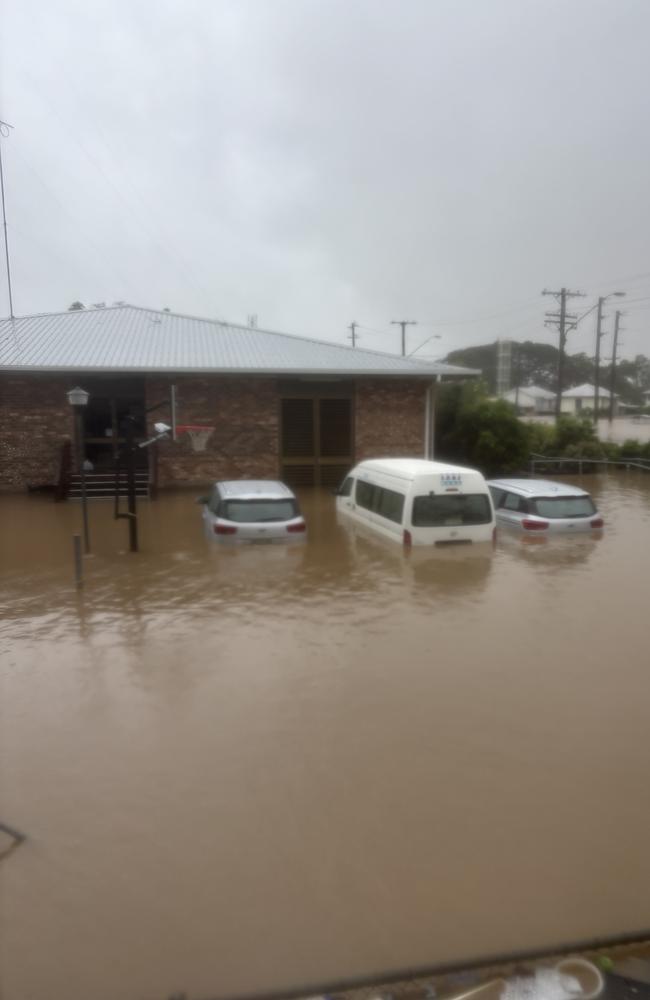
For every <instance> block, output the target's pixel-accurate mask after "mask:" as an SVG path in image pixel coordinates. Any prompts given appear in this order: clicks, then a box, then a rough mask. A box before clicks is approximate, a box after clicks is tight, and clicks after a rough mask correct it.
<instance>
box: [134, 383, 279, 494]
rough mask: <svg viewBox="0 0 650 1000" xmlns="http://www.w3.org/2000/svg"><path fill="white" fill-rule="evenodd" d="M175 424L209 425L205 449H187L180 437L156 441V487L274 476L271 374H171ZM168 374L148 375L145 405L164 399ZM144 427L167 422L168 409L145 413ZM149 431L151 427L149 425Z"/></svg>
mask: <svg viewBox="0 0 650 1000" xmlns="http://www.w3.org/2000/svg"><path fill="white" fill-rule="evenodd" d="M173 382H174V384H175V385H176V397H177V414H176V419H177V423H179V424H207V425H210V426H214V428H215V430H214V433H213V434H212V437H211V438H210V440H209V441H208V444H207V448H206V450H205V452H198V453H195V452H193V451H192V448H191V445H190V442H189V439H188V438H187V437H185V436H182V437H180V438H178V440H177V441H176V442H172V441H161V442H160V444H159V445H158V449H159V451H158V455H159V459H158V463H159V464H158V483H159V485H160V486H162V487H165V486H175V485H178V486H180V485H187V486H189V485H194V486H200V485H206V484H207V483H209V482H210V481H214V480H216V479H239V478H254V479H258V478H259V479H276V478H277V477H278V474H279V472H278V469H279V464H280V460H279V440H278V436H279V410H278V396H277V387H276V381H275V379H264V378H259V379H255V378H219V377H218V376H208V377H198V376H197V377H195V376H175V377H174V379H173ZM171 383H172V379H167V378H155V377H153V376H152V377H149V378H147V381H146V396H147V406H153V405H155V404H156V403H158V402H160V401H162V400H164V399H168V398H169V395H170V386H171ZM148 420H149V427H150V428H151V429H152V428H153V424H154V422H156V421H159V420H162V421H164V422H166V423H168V422H169V410H168V409H161V410H160V411H156V412H154V413H151V414H149V417H148ZM152 433H153V429H152Z"/></svg>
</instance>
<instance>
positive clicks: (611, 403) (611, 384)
mask: <svg viewBox="0 0 650 1000" xmlns="http://www.w3.org/2000/svg"><path fill="white" fill-rule="evenodd" d="M620 320H621V310H620V309H617V310H616V315H615V317H614V344H613V346H612V373H611V376H610V380H609V416H608V419H609V422H610V424H611V422H612V420H613V419H614V389H615V388H616V349H617V347H618V324H619V323H620Z"/></svg>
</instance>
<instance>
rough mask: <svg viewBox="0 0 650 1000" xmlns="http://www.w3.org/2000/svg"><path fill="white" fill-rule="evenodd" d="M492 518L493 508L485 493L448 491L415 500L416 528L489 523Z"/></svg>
mask: <svg viewBox="0 0 650 1000" xmlns="http://www.w3.org/2000/svg"><path fill="white" fill-rule="evenodd" d="M491 520H492V509H491V507H490V501H489V500H488V498H487V497H486V495H485V493H453V494H449V493H447V494H441V495H440V496H427V497H416V498H415V499H414V501H413V527H414V528H442V527H445V526H447V525H453V524H489V523H490V521H491Z"/></svg>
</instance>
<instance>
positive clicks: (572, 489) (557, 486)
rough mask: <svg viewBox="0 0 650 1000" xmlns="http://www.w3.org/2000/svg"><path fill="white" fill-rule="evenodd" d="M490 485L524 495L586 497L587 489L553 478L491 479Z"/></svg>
mask: <svg viewBox="0 0 650 1000" xmlns="http://www.w3.org/2000/svg"><path fill="white" fill-rule="evenodd" d="M488 486H498V487H499V488H500V489H502V490H510V491H511V492H512V493H518V494H519V496H522V497H586V496H589V494H588V493H587V491H586V490H582V489H580V487H579V486H573V485H572V484H571V483H556V482H553V480H551V479H490V480H488Z"/></svg>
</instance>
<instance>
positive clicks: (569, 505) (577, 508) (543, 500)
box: [532, 497, 596, 520]
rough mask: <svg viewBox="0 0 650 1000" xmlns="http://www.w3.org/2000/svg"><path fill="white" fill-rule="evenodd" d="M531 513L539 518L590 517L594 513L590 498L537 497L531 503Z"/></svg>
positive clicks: (594, 509)
mask: <svg viewBox="0 0 650 1000" xmlns="http://www.w3.org/2000/svg"><path fill="white" fill-rule="evenodd" d="M532 507H533V511H532V512H533V513H534V514H539V516H540V517H548V518H550V519H551V520H552V519H553V518H554V517H591V516H592V515H593V514H595V513H596V508H595V507H594V502H593V500H592V499H591V497H539V498H538V499H537V500H533V501H532Z"/></svg>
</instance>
